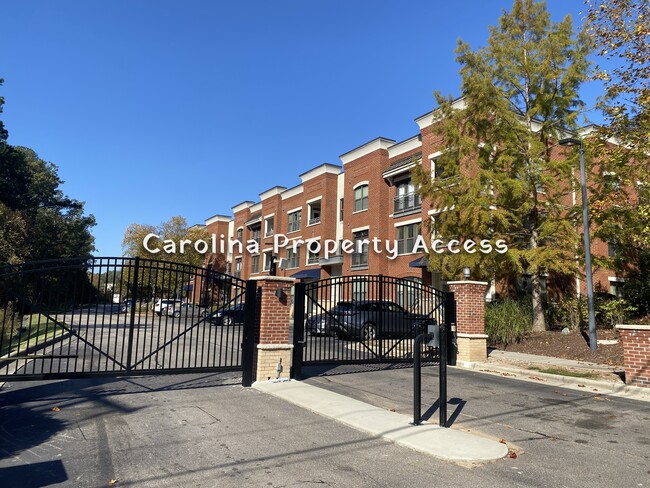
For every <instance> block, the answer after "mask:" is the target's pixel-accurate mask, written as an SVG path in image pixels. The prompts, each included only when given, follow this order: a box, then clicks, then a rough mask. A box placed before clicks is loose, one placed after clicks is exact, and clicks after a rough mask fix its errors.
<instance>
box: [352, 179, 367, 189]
mask: <svg viewBox="0 0 650 488" xmlns="http://www.w3.org/2000/svg"><path fill="white" fill-rule="evenodd" d="M364 185H365V186H368V187H369V186H370V182H369V181H360V182H358V183H357V184H356V185H354V186H353V187H352V189H353V190H356V189H357V188H359V187H360V186H364Z"/></svg>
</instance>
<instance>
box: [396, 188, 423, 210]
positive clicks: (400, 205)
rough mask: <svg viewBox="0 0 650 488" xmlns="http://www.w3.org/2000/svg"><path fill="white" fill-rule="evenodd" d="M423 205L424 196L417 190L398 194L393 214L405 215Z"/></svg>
mask: <svg viewBox="0 0 650 488" xmlns="http://www.w3.org/2000/svg"><path fill="white" fill-rule="evenodd" d="M421 207H422V197H420V195H419V194H418V193H416V192H412V193H407V194H405V195H398V196H396V197H395V200H394V204H393V215H395V216H398V215H405V214H409V213H414V212H417V211H419V210H420V208H421Z"/></svg>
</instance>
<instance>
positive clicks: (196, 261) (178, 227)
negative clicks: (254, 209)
mask: <svg viewBox="0 0 650 488" xmlns="http://www.w3.org/2000/svg"><path fill="white" fill-rule="evenodd" d="M148 234H155V235H156V236H158V238H154V239H153V240H151V243H150V244H149V247H150V248H151V249H153V248H157V249H161V250H160V251H159V252H149V251H147V249H146V248H145V247H144V244H143V243H144V239H145V237H146V236H147V235H148ZM181 240H189V241H191V244H190V245H187V246H185V250H184V252H182V253H181V252H180V242H181ZM197 240H203V241H205V242H208V243H209V242H210V236H209V234H208V231H207V230H206V229H205V227H203V226H196V225H195V226H191V227H190V226H188V225H187V220H185V218H184V217H182V216H180V215H177V216H175V217H172V218H171V219H169V220H167V221H165V222H162V223H160V224H159V225H158V226H153V225H148V224H130V225H129V226H128V227H127V229H126V231H125V232H124V238H123V239H122V249H123V251H124V255H125V256H131V257H136V256H139V257H141V258H148V259H157V260H163V261H170V262H173V263H178V264H187V265H190V266H202V265H203V263H204V262H205V260H206V255H205V254H202V253H199V252H197V251H196V249H195V248H194V242H196V241H197ZM164 241H170V242H173V243H174V246H175V251H174V252H172V253H166V252H164V250H162V249H163V242H164Z"/></svg>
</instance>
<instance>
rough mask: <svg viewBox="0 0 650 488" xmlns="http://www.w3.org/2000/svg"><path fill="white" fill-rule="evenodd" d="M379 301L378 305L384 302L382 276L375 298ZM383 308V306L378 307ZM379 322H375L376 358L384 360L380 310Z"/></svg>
mask: <svg viewBox="0 0 650 488" xmlns="http://www.w3.org/2000/svg"><path fill="white" fill-rule="evenodd" d="M377 298H378V299H379V303H380V304H383V302H384V275H379V296H378V297H377ZM380 306H383V305H380ZM378 318H379V320H377V322H378V323H377V337H375V339H376V340H377V353H378V357H379V359H380V360H383V359H384V347H383V342H384V341H383V340H382V337H384V314H383V313H382V310H381V309H380V312H379V317H378Z"/></svg>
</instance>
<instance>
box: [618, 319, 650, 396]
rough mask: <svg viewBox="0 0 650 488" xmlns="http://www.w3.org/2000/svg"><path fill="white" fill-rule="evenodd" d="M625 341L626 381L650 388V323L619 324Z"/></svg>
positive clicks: (633, 384) (622, 338) (619, 329)
mask: <svg viewBox="0 0 650 488" xmlns="http://www.w3.org/2000/svg"><path fill="white" fill-rule="evenodd" d="M616 328H617V329H618V331H619V333H620V334H621V340H622V341H623V360H624V362H625V383H627V384H628V385H632V386H643V387H645V388H650V325H617V326H616Z"/></svg>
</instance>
